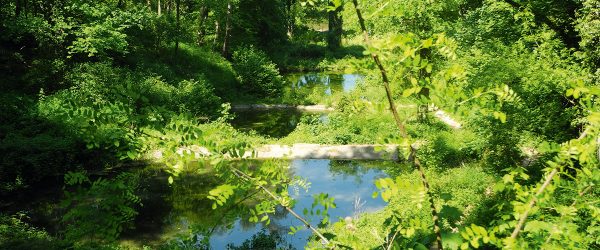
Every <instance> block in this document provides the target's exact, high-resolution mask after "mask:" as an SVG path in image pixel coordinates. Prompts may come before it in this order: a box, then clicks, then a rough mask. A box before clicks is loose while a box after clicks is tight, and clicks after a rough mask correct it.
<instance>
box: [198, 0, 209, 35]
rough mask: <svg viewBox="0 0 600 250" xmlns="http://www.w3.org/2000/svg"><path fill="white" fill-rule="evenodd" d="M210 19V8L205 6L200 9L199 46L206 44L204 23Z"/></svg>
mask: <svg viewBox="0 0 600 250" xmlns="http://www.w3.org/2000/svg"><path fill="white" fill-rule="evenodd" d="M206 19H208V7H207V6H206V5H203V6H202V7H201V8H200V25H199V26H198V38H197V42H196V43H197V44H198V45H202V44H203V43H204V36H205V35H206V31H205V30H204V22H206Z"/></svg>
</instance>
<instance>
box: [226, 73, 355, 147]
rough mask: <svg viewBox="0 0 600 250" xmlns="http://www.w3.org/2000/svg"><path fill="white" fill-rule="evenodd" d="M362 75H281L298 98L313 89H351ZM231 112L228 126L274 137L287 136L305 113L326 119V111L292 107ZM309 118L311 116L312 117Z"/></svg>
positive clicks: (322, 91)
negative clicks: (234, 116) (308, 111)
mask: <svg viewBox="0 0 600 250" xmlns="http://www.w3.org/2000/svg"><path fill="white" fill-rule="evenodd" d="M362 78H363V76H362V75H359V74H327V73H303V74H289V75H286V76H285V79H286V81H287V82H288V83H289V84H290V85H289V89H287V90H286V91H288V92H293V94H292V95H293V96H296V97H298V98H300V99H302V97H303V96H307V95H309V94H311V93H313V92H314V91H317V92H321V94H322V95H323V96H327V95H332V94H333V93H338V92H349V91H351V90H353V89H354V88H355V87H356V85H357V84H358V82H359V81H360V80H361V79H362ZM234 113H235V115H236V118H235V119H233V121H231V125H232V126H233V127H235V128H236V129H238V130H241V131H244V132H249V131H255V132H256V133H258V134H260V135H263V136H270V137H275V138H281V137H285V136H287V135H288V134H290V133H291V132H292V131H294V129H296V126H297V125H298V123H299V122H300V120H301V119H303V118H304V119H307V118H308V116H316V117H317V119H319V120H320V121H321V122H325V121H326V120H327V115H326V114H315V113H307V112H299V111H295V110H278V109H272V110H244V111H235V112H234ZM310 119H314V117H311V118H310Z"/></svg>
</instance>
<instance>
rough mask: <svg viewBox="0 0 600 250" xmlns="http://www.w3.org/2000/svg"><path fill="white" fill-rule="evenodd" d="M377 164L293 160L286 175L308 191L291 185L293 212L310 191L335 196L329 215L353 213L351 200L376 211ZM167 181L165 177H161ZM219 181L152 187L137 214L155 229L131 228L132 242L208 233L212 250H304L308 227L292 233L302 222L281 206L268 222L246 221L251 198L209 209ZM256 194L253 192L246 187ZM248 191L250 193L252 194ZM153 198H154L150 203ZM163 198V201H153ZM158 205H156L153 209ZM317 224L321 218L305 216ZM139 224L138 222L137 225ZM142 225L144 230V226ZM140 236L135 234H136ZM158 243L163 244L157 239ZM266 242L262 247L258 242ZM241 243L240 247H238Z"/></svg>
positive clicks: (192, 240) (192, 239)
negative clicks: (268, 248)
mask: <svg viewBox="0 0 600 250" xmlns="http://www.w3.org/2000/svg"><path fill="white" fill-rule="evenodd" d="M379 163H381V162H373V161H370V162H367V161H360V162H358V161H330V160H294V161H291V162H290V164H291V168H290V174H291V175H296V176H301V177H304V178H306V179H307V180H308V181H309V182H310V183H311V185H310V189H309V190H308V191H307V192H305V191H304V190H303V189H300V191H299V192H295V191H296V190H294V189H293V188H290V190H289V192H290V195H291V196H292V197H293V198H294V199H295V200H296V201H297V203H296V205H295V207H294V211H297V212H298V213H300V214H302V211H303V209H304V208H307V209H311V205H312V202H313V195H315V194H318V193H321V192H323V193H329V195H330V196H332V197H334V198H335V203H336V204H337V208H332V209H330V211H329V214H330V218H331V219H332V220H333V221H337V220H338V218H343V217H346V216H356V212H357V211H356V209H357V208H355V204H354V203H355V201H356V199H357V198H358V199H360V200H362V201H366V202H365V203H364V205H363V206H362V207H360V208H358V209H360V211H376V210H379V209H381V208H383V206H385V203H384V202H383V201H381V199H372V198H371V194H372V193H373V191H375V190H376V188H375V186H374V184H373V183H374V181H375V179H378V178H382V177H386V174H385V173H384V172H383V170H382V169H381V168H378V167H372V166H378V165H380V164H379ZM369 165H371V166H369ZM163 181H164V182H165V183H166V180H163ZM216 185H219V183H218V181H217V180H215V179H212V178H208V176H201V175H189V176H183V177H181V178H180V179H179V180H178V181H176V182H175V183H174V184H173V186H172V187H171V188H168V189H165V188H164V186H163V187H161V188H154V189H151V193H148V194H146V195H145V196H144V200H143V203H144V204H145V205H144V208H143V210H142V211H141V213H140V216H138V217H140V218H143V219H142V220H140V221H138V222H137V223H140V222H142V221H144V220H147V219H149V218H151V219H152V220H158V219H159V217H160V221H156V224H155V225H156V226H157V227H158V228H154V229H152V228H149V225H148V223H146V224H147V225H145V226H144V227H138V230H136V231H134V232H129V235H130V236H129V237H130V238H133V241H141V242H142V243H143V244H147V243H148V242H149V241H151V240H152V239H150V238H148V237H147V235H146V236H144V235H145V234H146V232H144V231H143V230H148V231H152V232H155V233H157V234H160V235H154V238H153V240H154V241H157V243H156V244H162V243H164V242H176V243H177V244H184V243H185V242H189V244H198V241H199V239H201V238H203V237H205V236H208V235H210V238H209V239H207V240H208V243H209V244H210V248H211V249H227V248H228V246H229V247H230V248H234V249H243V246H255V247H257V246H260V245H257V244H267V245H268V244H276V245H277V246H278V248H285V249H290V248H295V249H303V248H304V246H305V244H306V243H307V241H308V238H309V237H310V236H311V232H310V231H309V230H308V229H304V230H301V231H299V232H297V233H296V234H295V235H289V234H288V231H289V228H290V226H300V225H302V223H300V222H299V221H298V220H297V219H296V218H294V217H293V216H291V215H289V214H288V213H287V211H285V210H284V209H283V208H278V209H277V212H276V213H275V214H274V215H272V216H271V223H270V225H265V224H260V223H259V224H253V223H250V222H248V218H247V217H246V216H245V214H247V206H251V205H253V204H255V202H256V201H255V200H252V199H248V200H247V201H246V202H244V205H245V206H234V207H231V208H220V209H217V210H213V209H212V208H211V207H210V206H211V201H209V200H207V199H206V198H205V197H206V195H207V192H208V191H209V190H210V189H211V188H213V187H214V186H216ZM250 191H252V192H254V191H253V190H250ZM250 191H249V192H250ZM152 200H154V201H155V202H148V201H152ZM160 200H162V201H163V202H162V203H161V202H156V201H160ZM152 206H156V207H152ZM309 219H310V220H311V221H312V222H313V223H315V222H317V221H319V220H320V218H319V217H309ZM138 225H139V224H138ZM142 229H143V230H142ZM137 236H139V237H137ZM160 242H162V243H160ZM262 246H264V245H262ZM236 247H242V248H236Z"/></svg>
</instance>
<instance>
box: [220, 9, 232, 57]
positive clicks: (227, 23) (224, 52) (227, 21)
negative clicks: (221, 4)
mask: <svg viewBox="0 0 600 250" xmlns="http://www.w3.org/2000/svg"><path fill="white" fill-rule="evenodd" d="M230 29H231V1H227V18H226V19H225V36H224V37H223V49H222V50H221V55H222V56H223V57H227V49H228V47H227V42H228V40H229V39H228V38H229V33H230V32H229V31H230Z"/></svg>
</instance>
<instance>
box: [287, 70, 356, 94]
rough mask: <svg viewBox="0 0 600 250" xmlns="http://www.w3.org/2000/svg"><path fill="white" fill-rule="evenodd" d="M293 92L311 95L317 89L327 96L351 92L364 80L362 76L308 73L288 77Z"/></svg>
mask: <svg viewBox="0 0 600 250" xmlns="http://www.w3.org/2000/svg"><path fill="white" fill-rule="evenodd" d="M286 79H287V81H288V82H290V84H291V85H290V87H291V90H292V91H297V92H306V93H310V92H312V91H314V90H315V89H317V90H319V91H322V93H324V94H326V95H332V94H334V93H339V92H350V91H351V90H353V89H354V88H355V87H356V85H357V84H358V82H359V81H360V80H361V79H363V76H362V75H360V74H327V73H307V74H289V75H287V76H286Z"/></svg>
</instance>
